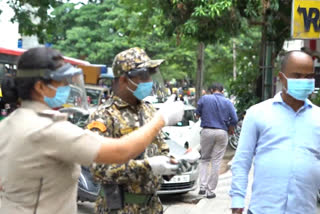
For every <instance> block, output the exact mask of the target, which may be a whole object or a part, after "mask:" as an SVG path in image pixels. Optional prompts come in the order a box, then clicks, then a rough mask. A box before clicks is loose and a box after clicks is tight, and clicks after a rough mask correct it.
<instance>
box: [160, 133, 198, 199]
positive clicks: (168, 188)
mask: <svg viewBox="0 0 320 214" xmlns="http://www.w3.org/2000/svg"><path fill="white" fill-rule="evenodd" d="M166 143H167V144H168V146H169V148H170V155H172V156H176V157H178V156H181V155H183V154H184V153H185V152H186V151H187V150H186V149H185V148H184V147H183V146H181V145H179V144H178V143H177V142H175V141H173V140H171V139H170V138H169V137H167V138H166ZM198 176H199V169H198V164H194V165H193V166H192V168H191V169H190V170H189V171H188V172H185V173H182V174H181V175H175V176H174V177H172V178H171V179H170V180H169V181H165V180H164V182H163V183H162V184H161V188H160V190H158V192H157V194H159V195H161V194H176V193H187V192H189V191H192V190H194V189H196V188H197V180H198Z"/></svg>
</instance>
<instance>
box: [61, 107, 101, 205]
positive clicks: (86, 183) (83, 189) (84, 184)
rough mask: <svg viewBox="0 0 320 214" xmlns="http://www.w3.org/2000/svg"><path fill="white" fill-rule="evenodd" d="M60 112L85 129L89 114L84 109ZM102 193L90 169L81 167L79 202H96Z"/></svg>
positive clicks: (65, 109) (66, 109)
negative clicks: (66, 114)
mask: <svg viewBox="0 0 320 214" xmlns="http://www.w3.org/2000/svg"><path fill="white" fill-rule="evenodd" d="M59 111H60V112H63V113H68V115H69V116H68V120H69V121H70V122H71V123H73V124H75V125H77V126H79V127H81V128H84V126H85V125H86V121H87V119H88V117H89V112H88V111H87V110H85V109H82V108H77V107H68V108H62V109H59ZM99 192H100V184H99V183H97V182H95V181H94V179H93V176H92V174H91V172H90V170H89V168H88V167H85V166H81V173H80V177H79V179H78V196H77V200H78V201H81V202H84V201H89V202H94V201H96V199H97V197H98V195H99Z"/></svg>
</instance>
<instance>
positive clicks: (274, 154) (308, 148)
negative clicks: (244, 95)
mask: <svg viewBox="0 0 320 214" xmlns="http://www.w3.org/2000/svg"><path fill="white" fill-rule="evenodd" d="M253 158H254V160H253ZM252 161H253V166H254V177H253V185H252V196H251V201H250V206H249V209H250V210H251V212H252V213H253V214H266V213H267V214H269V213H270V214H316V209H317V208H316V207H317V205H316V204H317V199H316V198H317V196H316V195H317V191H318V190H319V189H320V108H319V107H317V106H315V105H313V104H312V103H311V102H310V101H309V100H307V101H306V102H305V104H304V106H302V107H301V108H300V109H299V110H298V111H297V112H295V111H294V110H293V109H292V108H291V107H289V106H288V105H287V104H286V103H284V102H283V100H282V98H281V95H280V93H278V94H277V95H276V96H275V97H274V98H273V99H269V100H267V101H264V102H262V103H259V104H257V105H255V106H253V107H251V108H250V109H249V110H248V111H247V114H246V116H245V119H244V122H243V125H242V130H241V134H240V139H239V144H238V148H237V151H236V154H235V157H234V160H233V163H232V168H231V169H232V175H233V176H232V185H231V191H230V196H231V197H232V208H242V207H244V205H245V204H244V198H245V195H246V189H247V185H248V173H249V170H250V167H251V164H252Z"/></svg>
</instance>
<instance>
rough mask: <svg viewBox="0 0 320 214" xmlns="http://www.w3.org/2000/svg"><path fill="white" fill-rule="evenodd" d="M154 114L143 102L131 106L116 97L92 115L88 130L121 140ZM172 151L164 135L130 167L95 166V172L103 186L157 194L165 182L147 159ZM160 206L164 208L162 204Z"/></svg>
mask: <svg viewBox="0 0 320 214" xmlns="http://www.w3.org/2000/svg"><path fill="white" fill-rule="evenodd" d="M154 112H155V109H154V108H153V107H152V106H151V105H150V104H147V103H145V102H143V101H142V102H141V103H140V104H138V105H137V106H131V105H129V104H128V103H127V102H125V101H123V100H121V99H120V98H119V97H117V96H113V97H111V98H109V99H108V100H107V103H105V104H104V105H102V106H100V107H99V108H98V109H97V110H96V111H95V112H94V113H93V114H92V115H91V116H90V119H89V124H88V126H87V127H88V128H89V129H91V130H93V131H98V132H99V133H100V134H101V135H103V136H106V137H114V138H118V137H121V136H123V135H126V134H128V133H130V132H132V131H133V130H135V129H137V128H139V127H140V126H142V125H143V124H145V123H146V122H148V121H149V120H150V119H151V118H152V116H153V114H154ZM168 152H169V147H168V145H167V144H166V143H165V142H164V135H163V133H160V134H159V135H158V136H157V137H156V138H155V139H154V141H153V142H152V143H151V144H150V145H149V146H148V147H147V149H146V150H145V152H144V153H142V154H141V155H140V156H139V157H137V158H136V159H135V160H130V161H129V162H128V163H126V164H94V165H93V166H92V171H93V174H94V176H95V178H96V179H97V180H98V181H99V182H101V183H110V184H114V183H117V184H120V185H121V186H122V188H123V190H124V191H125V192H129V193H134V194H147V195H154V194H155V193H156V191H157V190H158V189H159V188H160V185H161V182H162V179H161V176H156V175H154V174H153V173H152V171H151V167H150V165H149V163H148V161H147V160H144V159H145V158H147V157H152V156H155V155H166V154H168ZM152 201H154V200H152ZM156 201H158V199H156ZM100 203H102V201H101V202H100ZM157 203H158V202H157ZM159 203H160V202H159ZM157 206H160V207H161V204H160V205H157ZM161 210H162V207H161ZM119 213H135V212H119ZM159 213H160V212H159Z"/></svg>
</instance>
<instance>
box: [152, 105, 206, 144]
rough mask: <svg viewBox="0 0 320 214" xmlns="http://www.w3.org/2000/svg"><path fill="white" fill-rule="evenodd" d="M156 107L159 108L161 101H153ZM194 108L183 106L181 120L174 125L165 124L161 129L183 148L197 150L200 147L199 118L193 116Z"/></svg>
mask: <svg viewBox="0 0 320 214" xmlns="http://www.w3.org/2000/svg"><path fill="white" fill-rule="evenodd" d="M153 105H154V107H155V108H156V109H159V108H160V107H161V105H163V103H154V104H153ZM195 110H196V108H195V107H194V106H192V105H188V104H187V105H185V106H184V115H183V119H182V121H180V122H178V123H177V124H175V125H174V126H166V127H164V128H163V129H162V130H163V131H164V132H165V133H167V134H168V135H169V137H170V138H171V139H172V140H174V141H175V142H177V143H178V144H179V145H181V146H183V147H184V148H187V149H188V148H193V149H196V150H198V149H199V147H200V131H201V127H200V120H198V121H197V120H196V117H195Z"/></svg>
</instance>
